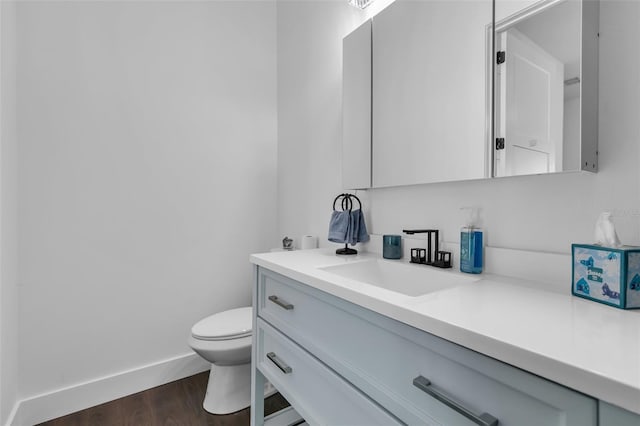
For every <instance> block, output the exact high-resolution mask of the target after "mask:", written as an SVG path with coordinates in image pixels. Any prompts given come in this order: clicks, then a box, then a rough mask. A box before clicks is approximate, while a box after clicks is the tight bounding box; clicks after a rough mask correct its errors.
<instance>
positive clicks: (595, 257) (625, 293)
mask: <svg viewBox="0 0 640 426" xmlns="http://www.w3.org/2000/svg"><path fill="white" fill-rule="evenodd" d="M571 252H572V257H573V272H572V279H573V283H572V287H571V293H573V295H575V296H579V297H584V298H586V299H590V300H595V301H596V302H600V303H605V304H607V305H612V306H615V307H618V308H622V309H636V308H640V247H621V248H609V247H601V246H594V245H588V244H573V245H572V246H571Z"/></svg>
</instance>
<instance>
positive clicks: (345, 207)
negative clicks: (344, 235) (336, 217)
mask: <svg viewBox="0 0 640 426" xmlns="http://www.w3.org/2000/svg"><path fill="white" fill-rule="evenodd" d="M340 198H342V201H341V203H340V206H341V207H342V211H348V212H349V215H351V210H352V209H353V200H351V199H352V198H355V199H356V201H357V202H358V208H359V209H361V210H362V203H361V202H360V198H358V197H357V196H355V195H353V194H349V193H344V194H339V195H338V196H337V197H336V198H335V199H334V200H333V211H336V201H338V200H339V199H340ZM336 254H358V250H356V249H352V248H349V247H348V243H344V248H339V249H337V250H336Z"/></svg>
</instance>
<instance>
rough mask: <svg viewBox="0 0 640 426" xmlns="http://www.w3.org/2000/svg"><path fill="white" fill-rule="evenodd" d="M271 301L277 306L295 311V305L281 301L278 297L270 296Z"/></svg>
mask: <svg viewBox="0 0 640 426" xmlns="http://www.w3.org/2000/svg"><path fill="white" fill-rule="evenodd" d="M269 300H271V301H272V302H273V303H275V304H276V305H278V306H280V307H282V308H284V309H286V310H287V311H290V310H292V309H293V305H292V304H291V303H287V302H285V301H283V300H281V299H278V296H269Z"/></svg>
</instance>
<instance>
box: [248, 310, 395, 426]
mask: <svg viewBox="0 0 640 426" xmlns="http://www.w3.org/2000/svg"><path fill="white" fill-rule="evenodd" d="M256 331H257V345H258V348H257V354H258V360H257V367H258V369H259V370H260V371H261V372H262V374H264V376H265V377H266V378H267V379H268V380H269V381H270V382H271V383H272V384H273V385H274V386H275V387H276V388H277V389H278V390H279V391H280V392H281V393H282V395H283V396H284V397H285V398H286V399H287V400H288V401H289V402H290V403H291V405H292V406H293V407H295V409H296V411H297V412H298V413H300V415H301V416H302V417H304V419H305V420H306V421H307V422H308V423H309V424H319V425H352V426H356V425H362V426H365V425H366V426H369V425H385V426H390V425H399V424H400V422H398V420H396V419H395V418H394V417H393V416H391V415H389V413H387V412H386V411H385V410H384V409H383V408H382V407H380V406H379V405H377V404H376V403H375V402H373V401H372V400H371V399H369V398H367V397H366V396H365V395H363V394H362V393H361V392H359V391H358V390H357V389H355V388H354V387H353V386H351V385H350V384H349V383H347V382H345V381H344V380H343V379H341V378H340V377H339V376H338V375H337V374H335V373H334V372H332V371H331V370H330V369H328V368H327V367H326V366H324V365H323V364H322V363H320V362H319V361H317V360H316V359H315V358H313V357H312V356H311V355H309V354H308V353H307V352H305V351H304V350H303V349H301V348H300V347H299V346H297V345H296V344H295V343H293V342H291V341H290V340H289V339H287V338H286V337H285V336H283V335H282V334H281V333H279V332H278V331H277V330H275V329H274V328H272V327H270V326H269V325H268V324H266V323H265V322H264V321H262V320H260V319H258V320H257V330H256Z"/></svg>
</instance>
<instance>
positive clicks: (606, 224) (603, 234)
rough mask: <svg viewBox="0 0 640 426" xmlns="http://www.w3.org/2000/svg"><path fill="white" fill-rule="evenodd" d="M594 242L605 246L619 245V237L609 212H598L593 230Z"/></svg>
mask: <svg viewBox="0 0 640 426" xmlns="http://www.w3.org/2000/svg"><path fill="white" fill-rule="evenodd" d="M594 238H595V244H597V245H599V246H605V247H620V246H621V245H622V244H620V239H619V238H618V234H617V233H616V227H615V226H614V225H613V222H612V221H611V213H610V212H603V213H600V216H599V217H598V220H597V222H596V229H595V232H594Z"/></svg>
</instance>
